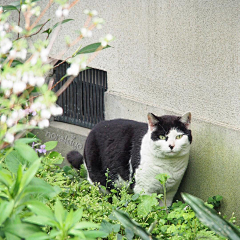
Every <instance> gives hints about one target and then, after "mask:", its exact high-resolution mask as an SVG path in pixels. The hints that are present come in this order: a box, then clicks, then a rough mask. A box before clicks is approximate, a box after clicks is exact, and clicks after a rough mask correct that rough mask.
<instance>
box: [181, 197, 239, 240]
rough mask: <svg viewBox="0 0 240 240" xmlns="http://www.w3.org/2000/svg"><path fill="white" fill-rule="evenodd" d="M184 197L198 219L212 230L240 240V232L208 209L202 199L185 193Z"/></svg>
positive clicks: (232, 239)
mask: <svg viewBox="0 0 240 240" xmlns="http://www.w3.org/2000/svg"><path fill="white" fill-rule="evenodd" d="M182 197H183V198H184V200H185V201H186V202H187V203H188V204H189V205H190V206H191V207H192V208H193V210H194V211H195V213H196V215H197V217H198V218H199V219H200V220H201V221H202V222H203V223H204V224H206V225H207V226H208V227H209V228H210V229H212V230H213V231H215V232H216V233H217V234H219V235H221V236H223V237H226V238H228V239H231V240H239V239H240V230H239V229H238V228H236V227H235V226H234V225H233V224H231V223H230V222H228V221H226V220H225V219H223V218H222V217H221V216H219V215H218V214H217V212H216V211H215V210H213V209H212V208H210V207H208V206H207V205H206V204H205V203H204V202H203V201H202V200H201V199H199V198H197V197H194V196H192V195H190V194H187V193H183V194H182Z"/></svg>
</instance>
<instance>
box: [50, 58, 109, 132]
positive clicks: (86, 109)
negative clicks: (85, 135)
mask: <svg viewBox="0 0 240 240" xmlns="http://www.w3.org/2000/svg"><path fill="white" fill-rule="evenodd" d="M68 67H69V64H68V63H63V64H61V65H59V66H58V67H57V68H55V71H54V74H55V82H57V81H59V80H60V79H61V78H62V77H63V76H64V75H65V74H66V70H67V68H68ZM67 80H68V78H65V79H64V80H63V81H62V82H60V83H59V84H58V85H57V86H56V87H55V88H54V90H55V91H57V90H58V89H60V88H61V87H62V86H63V84H64V83H65V82H66V81H67ZM106 90H107V72H105V71H102V70H98V69H88V70H85V71H83V72H80V73H79V75H78V76H77V77H76V78H75V79H74V80H73V82H72V83H71V84H70V85H69V87H68V88H67V89H66V90H65V91H64V92H63V93H62V94H61V95H60V96H59V97H58V100H57V104H58V105H59V106H61V107H62V108H63V115H62V116H58V117H55V118H54V119H55V120H56V121H60V122H65V123H70V124H74V125H78V126H82V127H86V128H92V127H93V126H94V125H95V124H97V123H98V122H100V121H102V120H104V92H105V91H106Z"/></svg>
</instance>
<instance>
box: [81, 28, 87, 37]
mask: <svg viewBox="0 0 240 240" xmlns="http://www.w3.org/2000/svg"><path fill="white" fill-rule="evenodd" d="M80 31H81V34H82V36H83V37H86V36H87V32H88V30H87V29H86V28H81V30H80Z"/></svg>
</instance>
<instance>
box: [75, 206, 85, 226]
mask: <svg viewBox="0 0 240 240" xmlns="http://www.w3.org/2000/svg"><path fill="white" fill-rule="evenodd" d="M82 215H83V208H79V209H78V210H77V211H75V212H74V213H73V224H75V223H77V222H79V221H80V220H81V218H82Z"/></svg>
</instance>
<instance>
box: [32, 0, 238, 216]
mask: <svg viewBox="0 0 240 240" xmlns="http://www.w3.org/2000/svg"><path fill="white" fill-rule="evenodd" d="M43 2H44V1H43ZM47 2H48V1H45V5H46V3H47ZM86 8H89V9H96V10H98V12H99V13H100V16H101V17H103V18H104V19H105V20H106V26H105V27H104V29H103V30H97V32H96V33H95V35H94V37H93V38H92V39H88V40H87V41H83V42H82V43H81V44H83V45H84V44H85V43H93V42H96V41H98V39H99V37H100V36H102V35H104V34H106V33H109V32H110V33H112V34H113V35H114V36H115V38H116V39H115V41H114V42H113V43H111V45H112V46H113V48H110V49H107V50H104V51H103V52H101V53H100V54H99V55H98V56H97V58H96V59H95V60H94V61H93V62H92V63H91V66H92V67H95V68H100V69H103V70H106V71H107V72H108V92H107V93H106V118H107V119H111V118H117V117H123V118H129V119H136V120H141V121H146V115H147V113H148V112H150V111H152V112H153V113H155V114H157V115H162V114H169V113H171V114H172V113H173V114H182V113H184V112H186V111H191V112H192V116H193V121H192V130H193V145H192V151H191V159H190V164H189V168H188V170H187V174H186V176H185V177H184V181H183V184H182V186H181V189H180V190H181V191H185V192H189V193H191V194H194V195H196V196H198V197H201V198H202V199H204V200H206V199H207V197H209V196H213V195H217V194H219V195H222V196H223V197H224V200H223V208H222V210H223V211H224V212H225V213H227V214H228V216H229V215H230V214H231V212H233V211H235V212H236V214H237V216H238V219H240V212H239V209H240V202H239V199H240V177H239V176H240V114H239V113H240V105H239V103H240V94H239V92H240V82H239V79H240V78H239V66H240V65H239V50H240V44H239V39H240V18H239V16H240V15H239V13H240V2H239V1H234V0H218V1H216V0H212V1H202V0H190V1H189V0H172V1H168V0H161V1H159V0H150V1H146V0H138V1H130V0H125V1H124V0H119V1H117V0H101V1H87V0H81V1H80V2H79V3H78V4H77V5H76V6H75V8H74V9H73V10H72V11H71V15H70V18H74V19H75V21H74V22H73V21H72V22H71V23H67V24H65V25H63V27H62V32H61V36H60V37H59V38H58V41H57V43H56V45H55V46H54V48H53V51H52V56H56V55H57V53H59V49H62V48H63V47H64V37H65V36H66V35H70V36H71V37H72V38H73V39H74V37H75V36H76V34H75V33H74V31H75V30H79V29H80V28H81V27H82V26H83V23H84V19H85V15H84V14H82V12H83V10H84V9H86ZM55 10H56V6H53V7H52V8H51V10H50V11H49V12H48V13H47V16H46V19H47V18H52V21H51V23H50V24H54V23H55V22H56V21H57V20H56V19H55V20H54V17H53V16H54V12H55ZM50 24H49V25H50ZM32 40H33V41H35V38H33V39H32ZM75 50H76V48H73V49H71V50H70V51H69V52H68V54H67V55H66V56H68V55H70V54H71V53H72V52H74V51H75Z"/></svg>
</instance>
